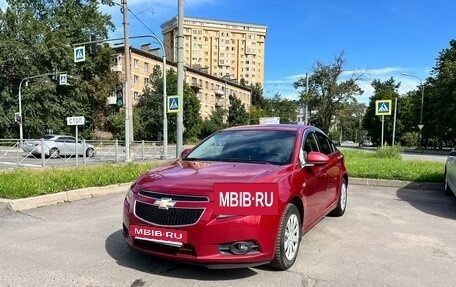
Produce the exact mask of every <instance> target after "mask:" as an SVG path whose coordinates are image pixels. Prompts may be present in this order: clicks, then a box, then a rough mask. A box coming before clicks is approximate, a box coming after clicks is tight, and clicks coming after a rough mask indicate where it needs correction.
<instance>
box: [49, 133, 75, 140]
mask: <svg viewBox="0 0 456 287" xmlns="http://www.w3.org/2000/svg"><path fill="white" fill-rule="evenodd" d="M56 137H72V138H74V136H69V135H54V134H47V135H43V136H42V138H43V139H52V138H56Z"/></svg>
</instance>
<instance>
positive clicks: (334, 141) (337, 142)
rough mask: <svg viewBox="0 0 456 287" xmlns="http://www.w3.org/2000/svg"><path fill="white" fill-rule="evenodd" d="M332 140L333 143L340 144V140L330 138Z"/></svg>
mask: <svg viewBox="0 0 456 287" xmlns="http://www.w3.org/2000/svg"><path fill="white" fill-rule="evenodd" d="M332 142H333V144H334V145H335V146H340V141H338V140H332Z"/></svg>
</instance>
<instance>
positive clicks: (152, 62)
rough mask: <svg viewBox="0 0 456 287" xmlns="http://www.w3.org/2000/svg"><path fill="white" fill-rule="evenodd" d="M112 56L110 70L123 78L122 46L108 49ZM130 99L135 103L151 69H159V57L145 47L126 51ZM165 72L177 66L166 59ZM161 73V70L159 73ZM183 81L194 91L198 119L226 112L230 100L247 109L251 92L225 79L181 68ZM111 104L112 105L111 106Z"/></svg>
mask: <svg viewBox="0 0 456 287" xmlns="http://www.w3.org/2000/svg"><path fill="white" fill-rule="evenodd" d="M112 48H113V49H114V50H115V52H116V55H115V57H114V59H113V65H112V70H113V71H116V72H119V73H120V75H119V76H120V78H122V79H123V76H124V74H125V69H124V67H123V66H124V59H123V57H124V48H123V45H121V46H115V47H112ZM130 57H131V58H130V65H131V69H130V71H131V75H130V89H131V90H130V97H132V100H133V101H132V102H133V103H135V102H136V101H137V100H138V99H139V97H140V96H141V95H142V93H143V90H144V87H145V86H146V85H148V84H149V76H150V75H151V74H152V71H153V69H154V67H155V66H158V67H159V68H160V70H162V69H163V58H162V57H159V56H158V55H157V51H156V50H154V49H150V47H149V45H143V46H141V49H137V48H133V47H132V48H130ZM166 69H174V70H176V71H177V63H176V62H173V61H170V60H166ZM162 71H163V70H162ZM184 71H185V73H184V75H185V78H184V81H185V82H186V83H187V84H189V85H190V87H191V88H192V89H193V90H194V91H195V93H196V95H197V97H198V99H199V101H200V103H201V110H200V116H201V117H202V118H203V119H204V118H208V117H209V116H210V115H211V114H212V112H213V111H214V110H215V109H216V107H221V108H224V109H228V108H229V106H230V98H233V97H234V98H238V99H239V100H240V101H241V102H242V103H243V104H244V105H245V107H246V110H247V111H249V110H250V105H251V90H250V89H249V88H247V87H244V86H241V85H239V84H237V83H236V82H233V81H230V80H228V79H226V78H219V77H216V76H213V75H210V74H208V73H206V72H204V71H202V70H199V69H194V68H191V67H187V66H184ZM114 103H115V102H113V104H114Z"/></svg>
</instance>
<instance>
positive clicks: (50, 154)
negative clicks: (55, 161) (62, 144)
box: [49, 147, 60, 158]
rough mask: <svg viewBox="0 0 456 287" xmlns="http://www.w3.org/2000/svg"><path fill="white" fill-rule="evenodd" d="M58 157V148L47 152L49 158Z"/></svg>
mask: <svg viewBox="0 0 456 287" xmlns="http://www.w3.org/2000/svg"><path fill="white" fill-rule="evenodd" d="M59 156H60V152H59V149H58V148H55V147H53V148H51V149H50V150H49V158H58V157H59Z"/></svg>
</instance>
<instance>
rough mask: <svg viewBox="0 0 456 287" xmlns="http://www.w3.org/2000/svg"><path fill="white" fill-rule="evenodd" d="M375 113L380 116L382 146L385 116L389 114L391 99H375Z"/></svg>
mask: <svg viewBox="0 0 456 287" xmlns="http://www.w3.org/2000/svg"><path fill="white" fill-rule="evenodd" d="M375 115H376V116H382V135H381V143H380V145H381V147H383V134H384V129H385V128H384V127H385V116H390V115H391V100H377V101H375Z"/></svg>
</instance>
